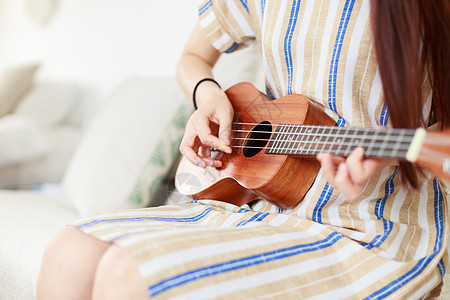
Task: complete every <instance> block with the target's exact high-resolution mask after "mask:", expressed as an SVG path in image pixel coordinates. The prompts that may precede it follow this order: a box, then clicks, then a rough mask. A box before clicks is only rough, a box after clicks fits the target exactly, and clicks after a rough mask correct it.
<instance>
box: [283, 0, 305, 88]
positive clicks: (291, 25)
mask: <svg viewBox="0 0 450 300" xmlns="http://www.w3.org/2000/svg"><path fill="white" fill-rule="evenodd" d="M300 2H301V1H300V0H294V3H293V5H292V10H291V16H290V18H289V25H288V29H287V32H286V37H285V39H284V55H285V57H286V67H287V72H288V95H290V94H292V75H293V72H294V70H293V66H292V53H291V51H292V45H291V42H292V35H293V34H294V29H295V25H296V24H297V17H298V11H299V9H300Z"/></svg>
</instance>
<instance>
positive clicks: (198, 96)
mask: <svg viewBox="0 0 450 300" xmlns="http://www.w3.org/2000/svg"><path fill="white" fill-rule="evenodd" d="M224 94H225V93H224V92H223V90H222V88H221V87H220V85H219V83H218V82H217V81H215V80H214V79H212V78H204V79H202V80H200V81H198V82H197V84H196V85H195V87H194V90H193V92H192V102H193V104H194V108H195V109H198V107H200V105H201V104H203V102H205V101H207V99H208V98H210V97H212V96H217V95H224Z"/></svg>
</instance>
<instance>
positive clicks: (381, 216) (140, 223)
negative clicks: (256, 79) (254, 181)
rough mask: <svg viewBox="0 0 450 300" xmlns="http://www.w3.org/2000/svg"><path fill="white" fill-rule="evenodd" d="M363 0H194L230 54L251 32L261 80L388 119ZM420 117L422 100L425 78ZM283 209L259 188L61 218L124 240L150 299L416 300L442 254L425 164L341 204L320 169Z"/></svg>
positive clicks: (437, 187)
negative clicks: (252, 196)
mask: <svg viewBox="0 0 450 300" xmlns="http://www.w3.org/2000/svg"><path fill="white" fill-rule="evenodd" d="M369 2H370V1H369V0H333V1H326V0H316V1H313V0H301V1H300V0H276V1H275V0H257V1H256V0H206V1H204V2H203V3H201V5H200V9H199V14H200V22H201V25H202V27H203V28H204V30H205V32H206V34H207V36H208V39H209V40H210V41H211V43H212V44H213V46H214V47H215V48H217V49H218V50H219V51H221V52H225V53H229V52H233V51H236V50H238V49H240V48H243V47H246V46H248V45H250V44H251V43H258V45H259V46H260V47H261V52H262V56H263V64H264V66H263V67H264V72H265V78H266V92H267V94H268V95H269V96H270V97H272V98H274V99H275V98H278V97H281V96H284V95H288V94H293V93H299V94H303V95H305V96H307V97H308V98H309V99H310V100H311V101H314V102H316V103H317V104H319V105H320V106H322V107H323V110H324V111H325V112H326V113H327V114H328V115H330V116H331V117H332V118H333V119H334V120H335V121H336V125H337V126H354V127H376V126H380V125H385V126H389V124H390V123H389V114H388V111H387V109H386V106H385V105H384V101H383V94H382V87H381V81H380V76H379V71H378V67H377V63H376V57H375V49H374V45H373V39H372V33H371V29H370V18H369V16H370V7H369ZM427 91H428V92H427V94H426V95H425V97H424V101H426V105H425V109H424V118H427V116H428V113H429V110H430V99H431V92H429V89H427ZM301 200H302V201H300V202H299V204H297V205H296V206H294V207H292V208H289V209H281V208H278V207H276V206H274V205H272V204H270V203H268V202H266V201H265V200H263V199H261V200H258V201H256V202H252V203H251V205H244V206H242V207H237V206H234V205H231V204H227V203H223V202H219V201H215V200H201V201H187V202H186V203H180V204H178V205H172V206H162V207H157V208H148V209H141V210H132V211H125V212H118V213H112V214H108V215H103V216H96V217H92V218H87V219H84V220H80V221H78V222H77V223H76V224H74V226H76V227H77V228H79V229H81V230H82V231H84V232H86V233H88V234H91V235H93V236H95V237H98V238H100V239H102V240H107V241H113V242H115V243H117V244H118V245H120V246H122V247H125V248H127V249H128V250H129V251H130V252H131V253H132V255H133V256H134V257H135V259H136V260H137V261H138V263H139V266H140V271H141V273H142V275H143V277H144V278H145V281H146V283H147V285H148V294H149V295H150V296H151V297H154V298H156V299H166V298H171V299H206V298H218V299H249V298H250V299H266V298H283V299H343V298H347V299H349V298H351V299H380V298H393V299H421V298H427V297H433V296H435V295H437V294H439V292H440V289H441V282H442V278H443V276H444V274H445V268H446V265H447V260H448V254H447V236H448V222H447V204H446V194H445V193H443V192H442V188H441V184H440V183H439V181H438V180H437V179H436V178H433V177H432V176H431V175H430V174H429V173H427V172H425V173H424V174H423V175H421V178H420V186H419V189H418V190H411V189H407V188H404V187H403V186H402V184H401V181H400V174H399V169H398V167H386V168H384V169H383V170H381V171H380V172H379V173H377V174H376V175H375V176H373V177H372V178H371V179H370V180H369V181H368V183H367V184H366V186H365V187H364V190H363V192H362V196H361V200H360V201H357V202H352V203H349V202H347V201H345V199H344V197H343V195H342V194H340V193H339V191H336V190H334V189H333V188H332V187H331V186H330V185H329V184H328V183H327V181H326V180H325V179H324V176H323V175H322V172H319V174H318V175H317V178H316V180H315V182H314V184H313V185H312V187H311V188H310V190H309V192H308V193H307V194H306V196H305V197H304V198H303V199H301Z"/></svg>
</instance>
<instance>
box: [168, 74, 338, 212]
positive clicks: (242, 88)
mask: <svg viewBox="0 0 450 300" xmlns="http://www.w3.org/2000/svg"><path fill="white" fill-rule="evenodd" d="M226 94H227V96H228V98H229V99H230V101H231V103H232V105H233V108H234V112H235V119H234V122H235V123H240V125H237V126H235V127H233V133H232V139H231V141H232V142H231V146H232V149H233V152H232V154H226V153H220V154H219V155H220V156H221V157H220V160H221V161H222V163H223V166H222V167H221V168H218V169H216V168H213V167H206V169H203V168H200V167H197V166H194V165H193V164H192V163H190V162H189V161H188V160H187V159H185V158H182V159H181V162H180V165H179V167H178V170H177V174H176V176H175V184H176V186H177V189H178V191H179V192H180V193H181V194H184V195H188V196H191V197H192V198H194V199H214V200H221V201H225V202H228V203H232V204H235V205H238V206H241V205H243V204H246V203H248V202H251V201H252V200H255V199H257V198H259V197H262V198H264V199H266V200H267V201H269V202H271V203H273V204H275V205H277V206H279V207H282V208H288V207H292V206H293V205H295V204H296V203H298V202H299V201H301V199H302V198H303V196H304V195H305V194H306V192H307V191H308V190H309V188H310V187H311V185H312V183H313V181H314V179H315V177H316V175H317V172H318V171H319V168H320V163H319V162H318V161H317V160H316V158H315V157H314V156H312V157H311V156H292V155H279V154H266V153H265V146H267V145H266V144H264V143H265V142H264V141H265V140H269V139H270V138H271V136H272V133H271V132H268V133H262V135H263V138H262V139H261V133H258V132H260V131H261V128H262V129H264V130H262V131H269V129H270V128H271V130H272V132H273V131H275V129H276V127H277V125H279V124H298V125H302V124H305V125H326V126H333V125H334V122H333V120H332V119H331V118H329V117H328V116H327V115H326V114H325V113H324V112H323V111H322V110H321V109H320V108H318V107H317V106H315V105H314V104H312V103H311V102H309V101H308V100H307V98H306V97H304V96H302V95H290V96H288V97H282V98H279V99H277V100H275V101H273V100H271V99H270V98H269V97H267V96H266V95H265V94H263V93H261V92H260V91H259V90H257V89H256V88H255V87H254V86H253V85H252V84H250V83H240V84H237V85H235V86H233V87H231V88H230V89H228V90H227V91H226ZM261 123H262V124H263V125H260V126H259V127H258V126H257V124H261ZM261 126H262V127H261ZM255 137H257V139H256V140H257V141H256V142H252V141H253V140H255V139H254V138H255ZM260 140H262V141H260ZM255 143H256V145H255ZM259 150H260V151H259Z"/></svg>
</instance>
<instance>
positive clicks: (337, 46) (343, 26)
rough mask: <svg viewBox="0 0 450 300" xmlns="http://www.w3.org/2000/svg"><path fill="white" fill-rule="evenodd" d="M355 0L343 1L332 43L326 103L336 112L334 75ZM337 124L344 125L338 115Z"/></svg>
mask: <svg viewBox="0 0 450 300" xmlns="http://www.w3.org/2000/svg"><path fill="white" fill-rule="evenodd" d="M354 3H355V0H347V1H346V2H345V6H344V11H343V12H342V16H341V22H340V23H339V29H338V34H337V36H336V41H335V43H334V49H333V56H332V59H331V65H330V75H329V78H328V104H329V105H330V108H331V109H332V110H333V111H334V112H336V113H337V109H336V77H337V70H338V65H339V57H340V55H341V48H342V43H343V41H344V36H345V31H346V30H347V25H348V21H349V20H350V15H351V13H352V10H353V4H354ZM336 125H337V126H344V125H345V121H344V119H343V118H341V117H340V116H339V120H338V122H337V123H336Z"/></svg>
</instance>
